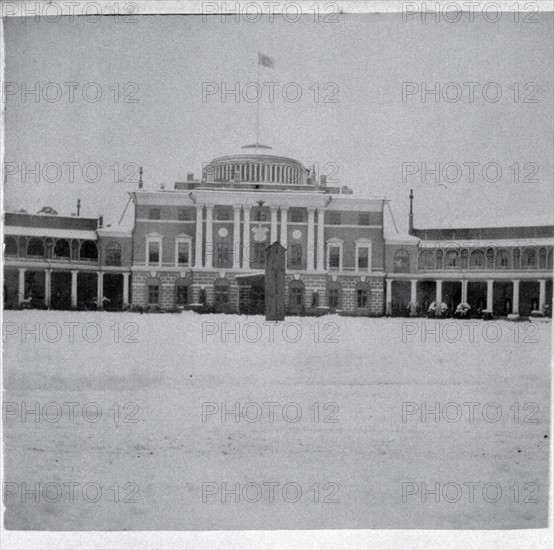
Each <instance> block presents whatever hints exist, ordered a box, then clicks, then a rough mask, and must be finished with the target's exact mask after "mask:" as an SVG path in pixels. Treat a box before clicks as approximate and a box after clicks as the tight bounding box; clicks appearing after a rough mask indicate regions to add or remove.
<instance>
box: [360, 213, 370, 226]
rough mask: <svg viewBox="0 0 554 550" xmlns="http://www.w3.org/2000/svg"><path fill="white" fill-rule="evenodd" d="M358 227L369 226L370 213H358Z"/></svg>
mask: <svg viewBox="0 0 554 550" xmlns="http://www.w3.org/2000/svg"><path fill="white" fill-rule="evenodd" d="M358 225H369V212H359V213H358Z"/></svg>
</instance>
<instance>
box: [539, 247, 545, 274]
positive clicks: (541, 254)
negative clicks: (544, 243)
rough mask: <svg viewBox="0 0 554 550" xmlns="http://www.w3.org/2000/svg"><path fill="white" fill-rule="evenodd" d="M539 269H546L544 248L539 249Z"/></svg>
mask: <svg viewBox="0 0 554 550" xmlns="http://www.w3.org/2000/svg"><path fill="white" fill-rule="evenodd" d="M539 269H546V248H541V249H540V250H539Z"/></svg>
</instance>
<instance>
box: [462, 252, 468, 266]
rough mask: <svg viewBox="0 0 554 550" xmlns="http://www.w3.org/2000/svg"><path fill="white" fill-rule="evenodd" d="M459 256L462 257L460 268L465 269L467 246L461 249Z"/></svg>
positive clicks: (466, 264)
mask: <svg viewBox="0 0 554 550" xmlns="http://www.w3.org/2000/svg"><path fill="white" fill-rule="evenodd" d="M461 257H462V269H467V268H468V263H469V252H468V251H467V248H464V249H463V250H462V253H461Z"/></svg>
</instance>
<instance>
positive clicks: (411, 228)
mask: <svg viewBox="0 0 554 550" xmlns="http://www.w3.org/2000/svg"><path fill="white" fill-rule="evenodd" d="M413 206H414V190H413V189H410V215H409V217H408V234H410V235H413V233H414V208H413Z"/></svg>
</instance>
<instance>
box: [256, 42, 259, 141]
mask: <svg viewBox="0 0 554 550" xmlns="http://www.w3.org/2000/svg"><path fill="white" fill-rule="evenodd" d="M256 61H257V65H258V76H257V79H256V82H257V84H258V90H259V89H260V52H258V59H257V60H256ZM259 137H260V98H259V97H258V100H257V101H256V149H257V148H258V145H259Z"/></svg>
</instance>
